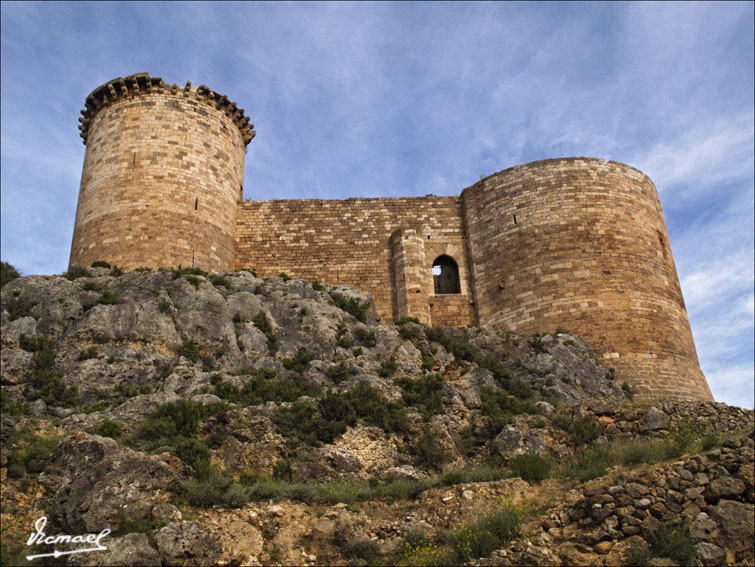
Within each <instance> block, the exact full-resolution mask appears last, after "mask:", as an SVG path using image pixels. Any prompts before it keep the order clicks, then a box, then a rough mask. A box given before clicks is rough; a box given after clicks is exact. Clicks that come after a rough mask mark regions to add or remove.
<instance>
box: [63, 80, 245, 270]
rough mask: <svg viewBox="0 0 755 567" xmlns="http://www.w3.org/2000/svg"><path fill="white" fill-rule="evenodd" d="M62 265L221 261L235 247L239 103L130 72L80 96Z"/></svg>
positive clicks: (240, 174) (225, 265) (229, 258)
mask: <svg viewBox="0 0 755 567" xmlns="http://www.w3.org/2000/svg"><path fill="white" fill-rule="evenodd" d="M83 114H84V117H83V118H82V120H81V121H82V125H81V127H80V128H81V130H82V133H81V134H82V137H83V138H84V143H85V144H86V146H87V150H86V154H85V157H84V169H83V173H82V176H81V188H80V191H79V201H78V207H77V211H76V223H75V229H74V236H73V245H72V247H71V260H70V263H71V265H80V266H89V265H90V264H91V262H92V261H94V260H107V261H108V262H111V263H114V264H117V265H119V266H121V267H123V268H126V269H133V268H137V267H140V266H151V267H158V266H177V265H179V264H181V265H183V266H185V267H186V266H197V267H201V268H204V269H206V270H228V269H231V268H232V267H233V263H234V256H235V239H234V231H235V228H236V209H237V206H238V202H239V201H240V200H241V198H242V185H243V182H244V181H243V179H244V149H245V147H246V144H247V143H248V141H249V140H251V136H253V135H254V133H253V132H252V131H250V126H249V125H248V118H245V117H244V116H243V110H240V109H238V108H237V107H236V105H235V104H233V103H230V102H228V100H227V99H225V98H224V97H221V96H220V95H218V94H217V93H214V92H213V91H211V90H209V89H208V88H207V87H204V86H200V87H198V88H197V87H192V86H191V85H190V84H187V86H186V87H185V88H179V87H178V86H177V85H166V84H164V83H163V82H162V80H160V79H159V78H154V77H149V75H146V74H143V75H134V76H131V77H127V78H126V79H116V80H114V81H110V82H109V83H107V84H105V85H103V86H101V87H99V88H98V89H96V90H95V91H94V92H93V93H92V94H91V95H90V96H89V97H88V98H87V109H86V110H85V111H84V112H83Z"/></svg>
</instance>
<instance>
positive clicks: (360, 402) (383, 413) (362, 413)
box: [345, 382, 409, 433]
mask: <svg viewBox="0 0 755 567" xmlns="http://www.w3.org/2000/svg"><path fill="white" fill-rule="evenodd" d="M345 395H346V397H347V399H348V401H349V403H350V404H351V405H352V407H353V408H354V411H355V412H356V415H357V417H358V418H360V419H363V420H365V421H366V422H367V423H368V424H370V425H375V426H377V427H381V428H382V429H383V430H385V431H389V432H390V431H393V432H396V433H405V432H407V431H408V430H409V418H408V417H407V416H406V409H405V408H404V404H403V402H392V401H389V400H388V399H387V398H386V397H385V395H383V393H382V392H381V391H380V390H378V389H377V388H375V387H374V386H372V385H370V384H368V383H367V382H360V383H359V384H357V385H356V387H354V388H353V389H351V390H349V391H348V392H346V394H345Z"/></svg>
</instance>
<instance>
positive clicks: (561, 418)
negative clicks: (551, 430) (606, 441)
mask: <svg viewBox="0 0 755 567" xmlns="http://www.w3.org/2000/svg"><path fill="white" fill-rule="evenodd" d="M551 423H552V424H553V425H554V426H556V427H558V428H559V429H561V430H563V431H566V432H567V433H568V434H569V435H571V437H572V439H573V440H574V442H575V443H576V444H577V445H589V444H590V443H592V442H593V441H595V440H596V439H597V438H598V437H600V436H601V435H603V425H601V423H600V422H599V421H598V420H596V419H593V418H592V417H589V416H585V417H580V418H576V419H575V418H570V417H567V416H565V415H556V416H554V417H553V419H552V420H551Z"/></svg>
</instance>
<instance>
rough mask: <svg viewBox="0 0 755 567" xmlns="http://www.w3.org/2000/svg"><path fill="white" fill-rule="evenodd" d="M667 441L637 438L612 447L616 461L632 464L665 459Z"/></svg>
mask: <svg viewBox="0 0 755 567" xmlns="http://www.w3.org/2000/svg"><path fill="white" fill-rule="evenodd" d="M667 446H668V443H667V442H666V440H663V439H638V440H635V441H630V442H629V443H625V444H622V445H618V446H617V447H615V448H614V451H613V452H614V455H615V459H614V460H616V461H617V462H619V463H621V464H623V465H628V466H634V465H639V464H642V463H657V462H660V461H663V460H665V459H666V453H667Z"/></svg>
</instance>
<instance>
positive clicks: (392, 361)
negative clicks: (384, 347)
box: [378, 355, 398, 378]
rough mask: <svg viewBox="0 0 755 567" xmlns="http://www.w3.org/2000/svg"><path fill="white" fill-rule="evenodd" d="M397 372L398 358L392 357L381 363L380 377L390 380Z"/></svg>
mask: <svg viewBox="0 0 755 567" xmlns="http://www.w3.org/2000/svg"><path fill="white" fill-rule="evenodd" d="M396 370H398V362H396V357H395V356H393V355H391V356H390V357H388V358H386V359H384V360H383V361H382V362H381V363H380V368H378V375H379V376H381V377H383V378H388V377H390V376H393V375H394V374H395V373H396Z"/></svg>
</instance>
